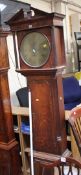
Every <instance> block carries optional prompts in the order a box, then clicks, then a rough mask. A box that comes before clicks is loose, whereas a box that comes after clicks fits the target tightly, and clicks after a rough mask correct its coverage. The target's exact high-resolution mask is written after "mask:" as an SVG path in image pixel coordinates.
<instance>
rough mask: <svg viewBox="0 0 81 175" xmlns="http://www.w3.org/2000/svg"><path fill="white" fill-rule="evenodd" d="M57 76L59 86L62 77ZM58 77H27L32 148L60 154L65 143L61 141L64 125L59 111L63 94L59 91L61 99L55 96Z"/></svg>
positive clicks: (57, 90)
mask: <svg viewBox="0 0 81 175" xmlns="http://www.w3.org/2000/svg"><path fill="white" fill-rule="evenodd" d="M58 78H59V80H60V84H59V86H60V85H61V83H62V79H60V77H59V76H58ZM58 78H57V77H56V76H55V77H51V78H50V76H47V77H46V76H43V77H42V76H38V77H36V76H34V77H33V78H32V77H30V78H28V84H29V88H30V90H31V96H32V118H33V144H34V150H37V151H43V152H49V153H54V154H58V153H59V154H61V153H62V152H63V151H64V148H65V143H63V141H64V140H63V138H64V134H63V132H64V133H65V126H64V122H63V121H61V117H62V115H63V114H62V113H60V111H59V109H60V107H61V108H62V110H64V108H63V94H62V91H60V94H59V95H60V98H61V99H60V98H59V99H58V98H57V94H58V93H59V89H58V87H57V85H58ZM58 100H59V102H58ZM62 122H63V123H62ZM58 126H59V127H58ZM61 127H62V128H61ZM61 129H62V131H61ZM65 142H66V139H65Z"/></svg>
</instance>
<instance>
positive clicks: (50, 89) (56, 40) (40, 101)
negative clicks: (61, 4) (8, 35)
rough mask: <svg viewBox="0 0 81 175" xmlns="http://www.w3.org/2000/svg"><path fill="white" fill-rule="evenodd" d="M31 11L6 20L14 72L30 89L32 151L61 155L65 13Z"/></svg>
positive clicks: (63, 126) (65, 145) (63, 139)
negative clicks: (12, 49) (14, 61)
mask: <svg viewBox="0 0 81 175" xmlns="http://www.w3.org/2000/svg"><path fill="white" fill-rule="evenodd" d="M31 9H32V8H31ZM34 10H35V15H34V16H32V15H31V10H30V16H29V12H28V15H26V13H25V16H24V12H23V10H21V11H20V12H18V13H17V14H16V15H15V16H14V17H12V18H11V19H10V20H9V21H8V22H7V24H8V25H10V27H11V31H12V33H13V38H14V50H15V56H16V63H17V64H16V71H17V72H19V73H21V74H23V75H24V76H25V77H26V78H27V84H28V88H29V89H30V91H31V98H32V99H31V100H32V104H31V106H32V120H33V146H34V150H36V151H41V152H47V153H53V154H59V155H62V154H63V153H64V152H65V151H66V148H67V141H66V130H65V115H64V99H63V88H62V70H63V68H64V67H65V64H66V61H65V50H64V36H63V18H64V16H63V15H62V14H57V13H51V14H49V13H45V12H41V11H38V10H36V9H34ZM20 14H23V15H21V16H22V18H19V16H20ZM34 33H35V37H34V36H33V34H34ZM38 33H39V35H42V36H43V37H42V38H41V39H39V38H40V37H38ZM30 35H31V36H32V38H31V40H30V39H29V36H30ZM43 38H44V39H45V41H46V42H44V40H43ZM23 41H25V42H23ZM48 43H49V44H48ZM47 52H48V54H47ZM46 54H47V55H46ZM31 60H33V61H31ZM42 61H43V62H42ZM41 62H42V64H41ZM46 174H47V173H46Z"/></svg>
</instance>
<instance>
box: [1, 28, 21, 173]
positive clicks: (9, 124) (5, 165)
mask: <svg viewBox="0 0 81 175" xmlns="http://www.w3.org/2000/svg"><path fill="white" fill-rule="evenodd" d="M6 37H7V33H5V32H3V31H2V30H0V175H9V174H11V175H20V174H21V164H20V157H19V147H18V143H17V142H16V140H15V136H14V130H13V118H12V113H11V102H10V94H9V85H8V69H9V61H8V52H7V42H6Z"/></svg>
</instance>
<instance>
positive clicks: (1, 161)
mask: <svg viewBox="0 0 81 175" xmlns="http://www.w3.org/2000/svg"><path fill="white" fill-rule="evenodd" d="M18 152H19V150H18V144H17V142H16V141H15V140H13V141H11V142H9V143H0V175H9V174H11V175H22V171H21V168H20V167H21V165H20V160H19V159H18V157H19V156H18ZM14 155H15V156H14Z"/></svg>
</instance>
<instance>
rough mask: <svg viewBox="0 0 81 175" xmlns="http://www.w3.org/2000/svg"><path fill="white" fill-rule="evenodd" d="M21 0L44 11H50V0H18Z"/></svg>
mask: <svg viewBox="0 0 81 175" xmlns="http://www.w3.org/2000/svg"><path fill="white" fill-rule="evenodd" d="M19 1H21V2H25V3H28V4H31V6H32V7H34V8H37V9H39V10H43V11H45V12H51V3H52V2H51V0H19Z"/></svg>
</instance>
